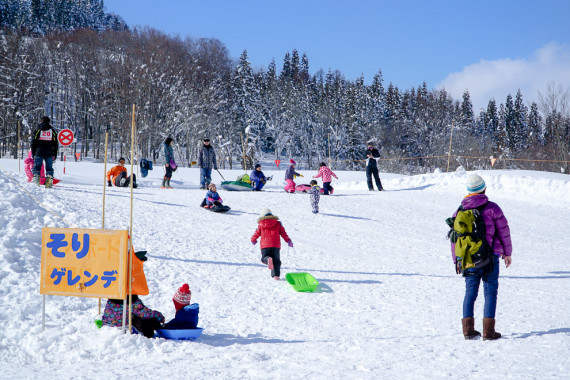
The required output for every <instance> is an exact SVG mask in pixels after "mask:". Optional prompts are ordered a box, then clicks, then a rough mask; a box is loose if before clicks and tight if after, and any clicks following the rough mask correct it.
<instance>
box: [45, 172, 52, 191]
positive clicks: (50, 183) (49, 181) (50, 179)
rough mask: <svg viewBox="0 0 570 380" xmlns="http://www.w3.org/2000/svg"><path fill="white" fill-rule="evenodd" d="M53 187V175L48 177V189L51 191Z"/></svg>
mask: <svg viewBox="0 0 570 380" xmlns="http://www.w3.org/2000/svg"><path fill="white" fill-rule="evenodd" d="M52 187H53V177H52V176H51V175H47V176H46V189H51V188H52Z"/></svg>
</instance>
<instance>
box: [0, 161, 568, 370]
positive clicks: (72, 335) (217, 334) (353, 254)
mask: <svg viewBox="0 0 570 380" xmlns="http://www.w3.org/2000/svg"><path fill="white" fill-rule="evenodd" d="M0 169H2V170H1V171H0V229H1V231H2V232H1V233H0V305H1V307H0V322H1V323H0V326H1V328H0V368H1V371H0V378H10V379H14V378H40V377H41V378H49V379H56V378H57V379H61V378H111V379H113V378H117V379H119V378H121V379H123V378H155V377H159V376H160V377H163V378H173V379H186V378H192V379H206V378H208V379H209V378H220V379H230V378H232V379H262V378H263V379H266V378H277V379H281V378H283V379H291V378H304V379H331V378H334V379H346V378H350V379H379V378H406V379H418V378H489V379H490V378H493V379H495V378H508V377H510V378H516V379H526V378H536V379H547V378H556V379H558V378H568V377H569V375H568V374H569V373H570V362H569V360H568V358H570V302H569V301H570V261H569V260H568V247H569V246H570V237H569V234H568V233H567V232H566V229H567V228H566V226H567V225H568V222H569V220H570V219H569V215H570V177H569V176H567V175H562V174H553V173H544V172H531V171H482V172H478V173H479V174H480V175H482V176H483V178H484V179H485V180H486V182H487V186H488V191H487V195H488V196H489V197H490V199H491V200H493V201H496V202H497V203H498V204H499V205H500V206H501V207H502V209H503V211H504V213H505V215H506V217H507V218H508V220H509V223H510V227H511V233H512V239H513V246H514V250H513V264H512V266H511V267H510V268H509V269H505V268H504V265H503V263H502V262H501V277H500V280H499V298H498V306H497V317H496V320H497V326H496V328H497V331H499V332H501V333H502V334H503V337H504V338H503V339H500V340H498V341H493V342H489V341H482V340H477V341H465V340H464V339H463V336H462V332H461V317H462V315H461V305H462V301H463V293H464V281H463V279H462V278H461V277H459V276H457V275H456V274H455V272H454V269H453V265H452V261H451V258H450V253H449V243H448V241H447V240H446V239H445V235H446V232H447V226H446V224H445V218H446V217H448V216H450V214H452V213H453V211H454V210H455V209H456V208H457V206H458V205H459V203H460V201H461V199H462V197H463V196H464V195H465V181H466V179H467V176H468V174H470V173H468V172H464V171H459V172H455V173H433V174H428V175H421V176H412V177H408V176H399V175H391V174H383V175H381V178H382V182H383V185H384V187H385V189H386V190H387V191H385V192H382V193H379V192H369V191H368V190H367V186H366V182H365V174H364V173H363V172H337V175H338V176H339V180H337V181H334V182H333V186H334V187H335V191H336V192H335V195H334V196H330V197H321V203H320V209H321V213H320V214H317V215H313V214H312V213H311V208H310V204H309V198H308V196H307V195H305V194H286V193H284V192H283V191H282V187H283V184H284V183H283V175H284V170H275V171H271V170H267V171H265V174H266V175H271V174H273V175H274V176H275V177H274V180H273V181H272V182H270V183H269V185H268V186H267V188H266V189H265V190H266V191H263V192H259V193H252V192H227V191H223V190H221V191H220V194H221V196H222V198H223V199H224V203H226V204H228V205H229V206H231V207H232V210H231V211H230V212H229V213H227V214H215V213H211V212H208V211H206V210H202V209H200V208H199V207H198V205H199V204H200V201H201V200H202V198H203V196H204V194H205V192H204V191H203V190H199V189H198V184H199V182H198V179H199V172H198V169H193V168H192V169H185V168H181V169H180V170H179V171H177V172H176V173H175V174H174V177H173V180H172V185H173V186H174V187H175V188H174V189H173V190H163V189H160V177H161V175H162V172H161V171H160V170H156V168H155V170H154V171H152V172H150V175H149V177H147V178H145V179H140V180H139V183H140V185H141V187H140V188H138V189H136V190H135V202H134V218H135V220H134V229H133V238H134V245H135V248H136V249H146V250H148V252H149V253H148V255H149V261H147V262H146V263H145V272H146V277H147V280H148V285H149V288H150V292H151V293H150V295H148V296H144V297H142V299H143V301H144V303H145V304H146V305H147V306H149V307H151V308H153V309H157V310H160V311H161V312H162V313H163V314H164V315H165V316H166V319H167V320H168V319H170V318H171V317H173V315H174V307H173V304H172V296H173V295H174V293H175V291H176V289H177V288H178V287H179V286H181V285H182V284H183V283H184V282H188V283H189V284H190V289H191V290H192V301H193V302H197V303H199V304H200V323H199V325H200V326H201V327H203V328H204V333H203V334H202V336H201V337H200V338H199V339H198V340H196V341H168V340H163V339H146V338H144V337H142V336H138V335H128V334H127V335H123V334H121V332H120V331H119V329H115V328H108V327H104V328H102V329H100V330H98V329H97V328H96V327H95V324H94V323H93V320H94V318H95V317H96V315H97V300H96V299H90V298H74V297H58V296H48V297H47V306H46V313H47V322H46V324H47V327H46V331H45V332H42V329H41V305H42V302H41V301H42V296H41V295H40V294H39V272H40V246H41V228H42V227H43V226H50V227H72V226H73V227H81V228H100V227H101V209H102V183H103V174H104V173H103V165H102V164H98V163H88V162H81V163H67V167H66V173H67V174H65V175H62V171H63V167H62V164H61V163H60V162H58V163H57V170H56V177H59V178H61V179H62V182H61V183H60V184H58V185H57V186H56V187H55V188H54V189H52V190H46V189H44V188H37V187H34V186H33V185H31V184H28V183H27V182H26V177H25V174H24V171H23V166H22V171H21V172H18V162H17V161H15V160H4V159H3V160H0ZM129 169H130V168H129ZM241 173H242V172H241V171H229V170H226V171H222V174H223V175H224V177H225V178H226V179H234V178H235V177H236V176H237V175H238V174H241ZM301 173H302V174H304V175H305V177H304V178H301V180H303V181H302V182H308V181H309V180H310V176H312V175H314V174H316V172H309V171H301ZM213 177H214V182H216V183H218V184H219V183H220V182H221V178H220V177H219V175H218V174H217V173H214V174H213ZM12 178H13V179H14V180H16V181H17V182H18V184H19V185H17V184H16V183H14V182H13V180H12ZM20 186H22V187H23V188H21V187H20ZM106 198H107V208H106V228H109V229H126V228H127V227H128V224H129V206H130V201H129V190H128V189H120V188H109V189H108V191H107V197H106ZM40 203H41V205H40ZM263 208H270V209H271V210H272V211H273V212H274V214H276V215H278V216H279V217H280V219H281V220H282V222H283V225H284V227H285V229H286V230H287V233H288V234H289V236H290V237H291V238H292V240H293V242H294V243H295V248H294V249H287V247H286V245H284V247H283V248H282V255H281V257H282V261H283V268H282V272H283V273H282V276H281V277H282V279H281V281H274V280H273V279H271V277H270V275H269V270H268V269H267V267H265V266H263V265H262V264H261V263H260V260H259V259H260V253H259V247H258V246H256V247H255V249H254V248H252V246H251V244H250V242H249V239H250V237H251V235H252V234H253V232H254V230H255V228H256V226H257V224H256V221H257V218H258V216H259V212H260V211H261V209H263ZM55 214H57V215H59V216H61V218H60V217H59V216H56V215H55ZM298 271H306V272H309V273H311V274H312V275H313V276H315V277H316V278H317V279H318V280H319V282H320V286H319V288H318V289H317V292H315V293H297V292H295V291H294V290H293V289H292V287H291V286H290V285H289V284H288V283H287V282H286V281H285V280H284V276H285V273H287V272H298ZM482 308H483V290H482V288H481V290H480V293H479V300H478V302H477V304H476V309H475V312H476V327H477V328H481V323H482V322H481V319H482Z"/></svg>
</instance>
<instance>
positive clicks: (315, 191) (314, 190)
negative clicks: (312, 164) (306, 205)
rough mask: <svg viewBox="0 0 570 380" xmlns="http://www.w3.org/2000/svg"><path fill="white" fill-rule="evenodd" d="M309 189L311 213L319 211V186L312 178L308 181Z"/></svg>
mask: <svg viewBox="0 0 570 380" xmlns="http://www.w3.org/2000/svg"><path fill="white" fill-rule="evenodd" d="M310 185H311V190H309V194H310V195H309V197H310V199H311V207H312V208H313V214H316V213H318V212H319V200H320V199H321V194H320V193H321V188H320V186H319V184H318V183H317V181H315V180H314V179H313V180H311V182H310Z"/></svg>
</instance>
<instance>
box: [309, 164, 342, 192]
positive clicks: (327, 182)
mask: <svg viewBox="0 0 570 380" xmlns="http://www.w3.org/2000/svg"><path fill="white" fill-rule="evenodd" d="M319 166H320V168H319V172H318V173H317V175H316V176H313V178H319V177H322V178H323V191H324V195H329V193H330V194H332V193H333V191H334V188H333V187H332V186H331V182H332V177H335V178H336V179H338V177H337V176H336V174H334V173H333V171H332V170H331V169H330V168H329V167H328V166H327V164H325V163H324V162H321V163H320V164H319Z"/></svg>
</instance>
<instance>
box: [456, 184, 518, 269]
mask: <svg viewBox="0 0 570 380" xmlns="http://www.w3.org/2000/svg"><path fill="white" fill-rule="evenodd" d="M485 203H486V204H487V205H486V206H485V208H484V209H483V212H482V215H483V221H484V222H485V230H486V231H485V234H486V237H487V242H488V243H489V245H491V247H493V253H494V254H495V255H497V256H499V257H500V256H503V255H504V256H510V255H511V253H512V251H513V246H512V244H511V230H510V229H509V223H508V222H507V218H505V215H503V210H501V208H500V207H499V205H498V204H496V203H494V202H489V198H487V196H486V195H485V194H475V195H471V196H467V197H465V198H463V200H462V201H461V204H462V205H463V208H464V209H465V210H470V209H474V208H477V207H480V206H483V205H484V204H485ZM456 215H457V211H455V213H454V214H453V216H454V217H455V216H456ZM451 257H453V262H454V263H455V262H456V261H457V260H456V258H455V243H451Z"/></svg>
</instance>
